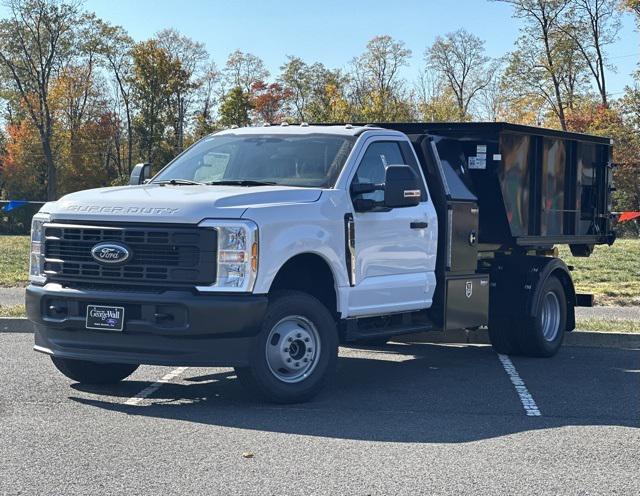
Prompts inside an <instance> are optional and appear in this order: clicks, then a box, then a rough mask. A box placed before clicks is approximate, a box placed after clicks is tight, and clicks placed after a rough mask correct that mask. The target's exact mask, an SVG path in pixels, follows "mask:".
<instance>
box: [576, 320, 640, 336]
mask: <svg viewBox="0 0 640 496" xmlns="http://www.w3.org/2000/svg"><path fill="white" fill-rule="evenodd" d="M576 329H580V330H581V331H596V332H624V333H633V334H638V333H640V321H638V320H627V319H578V322H576Z"/></svg>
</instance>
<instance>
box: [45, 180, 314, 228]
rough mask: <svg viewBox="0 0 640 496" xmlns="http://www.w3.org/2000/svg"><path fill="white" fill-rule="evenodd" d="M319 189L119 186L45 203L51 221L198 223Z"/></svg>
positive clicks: (306, 198) (296, 199) (300, 198)
mask: <svg viewBox="0 0 640 496" xmlns="http://www.w3.org/2000/svg"><path fill="white" fill-rule="evenodd" d="M321 194H322V190H320V189H314V188H294V187H289V186H252V187H246V186H206V185H202V186H199V185H194V186H171V185H166V186H159V185H155V184H145V185H141V186H119V187H113V188H100V189H90V190H86V191H79V192H77V193H72V194H70V195H66V196H64V197H62V198H61V199H60V200H58V201H56V202H50V203H47V204H46V205H45V206H44V207H43V208H42V212H47V213H49V214H51V216H52V219H53V220H56V221H58V220H83V221H84V220H87V221H103V222H105V221H107V220H108V221H115V222H161V223H164V222H170V223H180V224H183V223H184V224H197V223H198V222H200V221H202V220H203V219H207V218H210V219H211V218H221V219H239V218H241V217H242V214H243V213H244V212H245V211H246V210H247V209H248V208H250V207H265V206H269V205H283V204H296V203H310V202H314V201H317V200H318V199H319V198H320V195H321Z"/></svg>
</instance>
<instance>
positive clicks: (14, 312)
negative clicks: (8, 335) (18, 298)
mask: <svg viewBox="0 0 640 496" xmlns="http://www.w3.org/2000/svg"><path fill="white" fill-rule="evenodd" d="M25 315H26V312H25V308H24V305H13V306H10V307H5V306H2V305H0V317H24V316H25Z"/></svg>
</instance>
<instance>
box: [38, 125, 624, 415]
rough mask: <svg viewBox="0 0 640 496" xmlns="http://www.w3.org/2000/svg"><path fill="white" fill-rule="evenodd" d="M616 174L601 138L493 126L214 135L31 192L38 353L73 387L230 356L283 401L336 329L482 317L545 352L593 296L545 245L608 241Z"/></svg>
mask: <svg viewBox="0 0 640 496" xmlns="http://www.w3.org/2000/svg"><path fill="white" fill-rule="evenodd" d="M611 168H612V163H611V141H610V140H609V139H606V138H601V137H595V136H587V135H581V134H572V133H563V132H559V131H553V130H545V129H538V128H531V127H524V126H517V125H510V124H502V123H456V124H445V123H412V124H378V125H371V124H368V125H340V126H333V125H332V126H310V125H306V124H302V125H288V126H287V125H282V126H264V127H252V128H244V129H229V130H226V131H222V132H218V133H215V134H213V135H210V136H208V137H206V138H204V139H202V140H201V141H199V142H197V143H196V144H194V145H193V146H192V147H190V148H189V149H187V150H186V151H185V152H184V153H182V154H181V155H179V156H178V157H176V158H175V159H174V160H173V161H172V162H171V163H169V164H168V165H167V166H166V167H164V168H163V169H162V170H161V171H160V172H159V173H158V174H156V175H155V176H154V177H152V178H150V177H149V176H150V165H149V164H139V165H138V166H136V167H135V169H134V171H133V173H132V176H131V185H129V186H123V187H111V188H101V189H94V190H90V191H80V192H77V193H73V194H70V195H67V196H65V197H63V198H61V199H60V200H58V201H55V202H50V203H47V204H46V205H44V206H43V208H42V209H41V211H40V212H39V213H38V214H37V215H36V216H35V217H34V218H33V225H32V233H31V263H30V285H29V287H28V288H27V291H26V304H27V313H28V317H29V319H30V320H31V321H32V322H33V324H34V326H35V349H36V350H37V351H39V352H42V353H46V354H48V355H50V356H51V359H52V360H53V363H54V364H55V366H56V367H57V368H58V369H59V370H60V371H61V372H62V373H63V374H64V375H66V376H67V377H69V378H71V379H73V380H76V381H79V382H85V383H113V382H117V381H120V380H122V379H124V378H125V377H127V376H128V375H129V374H131V373H132V372H133V371H134V370H136V368H137V367H138V366H139V365H140V364H156V365H182V366H190V365H193V366H229V367H234V368H235V370H236V371H237V376H238V378H239V380H240V382H242V383H243V384H244V385H246V386H248V387H250V388H251V389H252V390H254V391H256V392H257V393H259V394H260V395H262V396H263V397H266V398H267V399H270V400H273V401H278V402H294V401H303V400H306V399H308V398H310V397H311V396H313V395H314V394H316V393H317V392H318V391H319V390H320V388H321V387H322V386H323V384H325V383H326V382H327V380H328V379H329V378H330V377H331V375H332V374H333V372H334V370H335V368H336V362H337V356H338V345H339V343H349V342H358V341H361V342H366V343H369V344H375V343H384V342H386V340H388V339H389V338H390V337H391V336H394V335H399V334H409V333H413V332H420V331H425V330H440V331H444V332H446V331H447V330H449V329H477V328H479V327H482V326H488V328H489V334H490V338H491V342H492V344H493V347H494V348H495V349H496V350H497V351H499V352H502V353H509V354H524V355H529V356H540V357H548V356H551V355H554V354H555V353H556V352H557V351H558V348H559V347H560V345H561V343H562V340H563V337H564V334H565V333H566V332H569V331H571V330H573V329H574V327H575V318H574V308H575V306H577V305H589V304H590V303H591V300H592V298H591V296H590V295H586V294H576V291H575V289H574V285H573V283H572V279H571V274H570V267H567V265H565V263H563V261H562V260H560V259H559V258H557V249H556V248H555V247H556V246H557V245H560V244H566V245H569V246H570V248H571V251H572V252H573V254H574V255H578V256H589V255H590V254H591V252H592V250H593V248H594V245H597V244H611V243H613V241H614V232H613V231H612V225H613V219H612V215H611V206H610V201H609V199H610V192H611V190H612V187H611Z"/></svg>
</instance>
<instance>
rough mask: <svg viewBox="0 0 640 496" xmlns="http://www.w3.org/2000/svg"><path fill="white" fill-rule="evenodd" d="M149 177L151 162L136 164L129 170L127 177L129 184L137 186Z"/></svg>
mask: <svg viewBox="0 0 640 496" xmlns="http://www.w3.org/2000/svg"><path fill="white" fill-rule="evenodd" d="M150 178H151V164H148V163H145V164H136V165H135V166H134V168H133V170H132V171H131V177H129V186H137V185H139V184H144V182H145V181H146V180H147V179H150Z"/></svg>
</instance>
